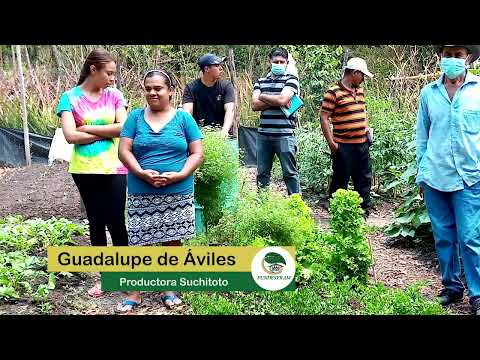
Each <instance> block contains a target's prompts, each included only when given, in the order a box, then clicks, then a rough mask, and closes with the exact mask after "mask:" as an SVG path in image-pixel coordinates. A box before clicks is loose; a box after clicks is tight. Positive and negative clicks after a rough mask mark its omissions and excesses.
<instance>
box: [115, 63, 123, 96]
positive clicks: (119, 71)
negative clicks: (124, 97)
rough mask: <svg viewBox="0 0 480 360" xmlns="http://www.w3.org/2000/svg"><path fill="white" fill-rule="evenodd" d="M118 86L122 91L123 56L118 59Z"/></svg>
mask: <svg viewBox="0 0 480 360" xmlns="http://www.w3.org/2000/svg"><path fill="white" fill-rule="evenodd" d="M115 85H116V88H117V89H118V90H120V91H122V58H121V57H120V56H119V57H118V59H117V78H116V79H115Z"/></svg>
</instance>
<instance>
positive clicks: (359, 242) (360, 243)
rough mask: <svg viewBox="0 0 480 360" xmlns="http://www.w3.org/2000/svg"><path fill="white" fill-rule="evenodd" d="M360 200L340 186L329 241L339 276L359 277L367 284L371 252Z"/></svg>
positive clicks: (332, 263)
mask: <svg viewBox="0 0 480 360" xmlns="http://www.w3.org/2000/svg"><path fill="white" fill-rule="evenodd" d="M361 201H362V199H361V198H360V196H359V195H358V193H357V192H355V191H351V190H343V189H339V190H337V191H336V192H335V193H334V194H333V198H332V201H331V203H330V209H331V210H330V211H331V220H330V226H331V228H332V236H330V237H327V240H328V241H330V243H331V245H332V255H331V258H330V265H331V267H332V270H333V272H334V273H335V275H336V276H337V278H339V279H349V278H356V279H358V280H359V281H360V282H362V283H366V282H367V281H368V269H369V267H370V265H371V264H372V253H371V250H370V247H369V246H368V242H367V238H366V234H365V222H364V220H363V216H362V214H363V210H362V209H361V208H360V203H361Z"/></svg>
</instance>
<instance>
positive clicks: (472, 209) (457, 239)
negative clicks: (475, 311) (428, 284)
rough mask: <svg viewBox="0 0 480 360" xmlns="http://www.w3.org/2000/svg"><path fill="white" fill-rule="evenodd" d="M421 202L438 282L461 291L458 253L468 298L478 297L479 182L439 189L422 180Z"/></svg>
mask: <svg viewBox="0 0 480 360" xmlns="http://www.w3.org/2000/svg"><path fill="white" fill-rule="evenodd" d="M421 186H422V187H423V189H424V197H425V205H426V207H427V210H428V215H429V216H430V220H431V223H432V229H433V236H434V238H435V249H436V252H437V256H438V261H439V263H440V271H441V273H442V284H443V286H444V287H445V288H446V289H448V290H449V291H451V292H455V293H463V291H464V286H463V283H462V281H461V280H460V271H461V268H460V257H459V255H461V257H462V262H463V268H464V271H465V279H466V281H467V286H468V290H469V293H468V295H469V297H470V302H471V303H473V301H475V300H476V299H477V298H480V182H478V183H476V184H475V185H473V186H470V187H468V186H467V184H465V183H464V186H465V188H464V189H463V190H459V191H454V192H442V191H438V190H435V189H433V188H431V187H430V186H428V185H426V184H425V183H422V184H421Z"/></svg>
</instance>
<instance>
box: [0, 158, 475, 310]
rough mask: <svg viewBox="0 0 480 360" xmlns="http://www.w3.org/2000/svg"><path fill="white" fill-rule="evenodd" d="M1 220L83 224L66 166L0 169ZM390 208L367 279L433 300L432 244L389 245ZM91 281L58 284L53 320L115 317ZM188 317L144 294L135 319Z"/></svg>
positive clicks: (319, 207)
mask: <svg viewBox="0 0 480 360" xmlns="http://www.w3.org/2000/svg"><path fill="white" fill-rule="evenodd" d="M255 171H256V169H254V168H253V169H247V170H246V172H247V178H248V182H249V183H250V184H249V187H250V186H254V183H255ZM272 186H273V187H274V188H275V189H276V190H278V191H281V192H283V193H286V190H285V186H284V185H283V183H282V182H279V181H275V182H274V183H273V184H272ZM305 198H306V199H307V202H308V203H309V204H310V206H311V207H312V209H313V212H314V216H315V218H316V219H317V221H318V222H319V224H320V226H322V227H323V228H325V229H327V228H328V227H329V215H328V212H327V210H326V206H325V201H324V200H322V199H318V198H317V199H313V198H310V197H309V196H308V195H307V194H306V196H305ZM0 199H1V202H0V217H4V216H6V215H8V214H22V215H24V216H25V217H26V218H33V217H40V218H44V219H47V218H50V217H53V216H55V217H57V218H60V217H65V218H68V219H70V220H72V221H78V222H80V221H83V218H82V215H81V212H80V197H79V194H78V191H77V188H76V187H75V184H74V182H73V180H72V177H71V176H70V175H69V174H68V172H67V164H55V165H54V166H51V167H48V166H44V165H34V166H32V167H31V168H0ZM394 210H395V204H391V203H378V204H377V205H376V207H375V209H374V210H373V211H372V213H371V215H370V217H369V219H368V221H367V224H368V225H371V226H374V227H375V229H377V230H375V232H373V233H371V234H370V235H369V241H370V244H371V246H372V248H373V253H374V259H375V263H374V266H373V267H372V269H371V278H372V279H373V280H377V281H381V282H383V283H384V284H385V285H386V286H388V287H392V288H401V289H405V288H406V287H408V286H409V285H412V284H414V283H415V282H418V281H427V282H428V284H427V286H426V287H425V288H424V289H423V290H422V293H423V294H424V295H425V296H427V297H429V298H434V297H435V296H436V295H437V293H438V292H439V290H440V289H441V282H440V276H439V268H438V262H437V260H436V256H435V251H434V248H433V245H432V244H426V245H424V246H418V245H417V246H410V245H408V244H404V243H396V244H394V245H392V244H391V241H389V239H387V238H386V236H385V235H384V234H383V233H382V232H381V228H382V227H384V226H386V225H388V224H389V223H390V221H391V220H392V219H393V216H394ZM77 240H78V243H79V244H82V245H84V244H88V243H89V241H88V238H87V237H85V238H79V239H77ZM95 279H96V276H95V275H93V274H88V273H80V274H73V277H72V278H70V279H60V280H59V281H58V282H57V284H58V285H57V288H56V289H55V290H54V291H52V292H51V294H50V302H51V304H52V305H53V309H52V311H51V313H52V314H90V315H94V314H114V313H115V312H114V309H115V307H116V304H117V303H118V302H120V301H121V300H122V299H123V298H124V297H125V294H124V293H121V292H113V293H108V294H106V295H104V296H103V297H101V298H97V299H92V298H90V297H89V296H88V295H87V294H86V292H87V290H88V289H89V288H90V287H91V286H93V284H94V282H95ZM450 310H451V312H452V313H453V314H468V313H470V308H469V305H468V300H467V299H466V298H465V300H464V302H463V303H460V304H456V305H452V306H451V307H450ZM37 313H39V310H38V309H37V308H36V307H35V306H34V305H33V304H31V303H29V302H24V301H17V302H9V303H3V304H0V315H1V314H37ZM188 313H190V309H189V307H188V305H184V306H182V307H179V308H177V309H175V310H168V309H166V308H165V306H164V305H163V304H162V303H161V302H160V300H159V295H158V294H156V293H144V298H143V303H142V304H141V305H140V306H139V308H138V310H137V311H136V312H135V314H150V315H152V314H158V315H163V314H169V315H177V314H178V315H181V314H188Z"/></svg>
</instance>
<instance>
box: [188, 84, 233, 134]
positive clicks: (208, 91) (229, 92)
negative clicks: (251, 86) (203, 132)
mask: <svg viewBox="0 0 480 360" xmlns="http://www.w3.org/2000/svg"><path fill="white" fill-rule="evenodd" d="M231 102H235V91H234V89H233V85H232V83H231V82H230V81H228V80H223V79H220V80H219V81H217V82H216V83H215V85H213V86H212V87H208V86H206V85H204V84H203V83H202V80H200V79H196V80H194V81H192V82H191V83H189V84H187V86H186V87H185V90H184V92H183V97H182V103H183V104H185V103H193V118H194V119H195V121H196V122H197V124H199V125H205V126H223V122H224V119H225V108H224V105H225V104H227V103H231Z"/></svg>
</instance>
